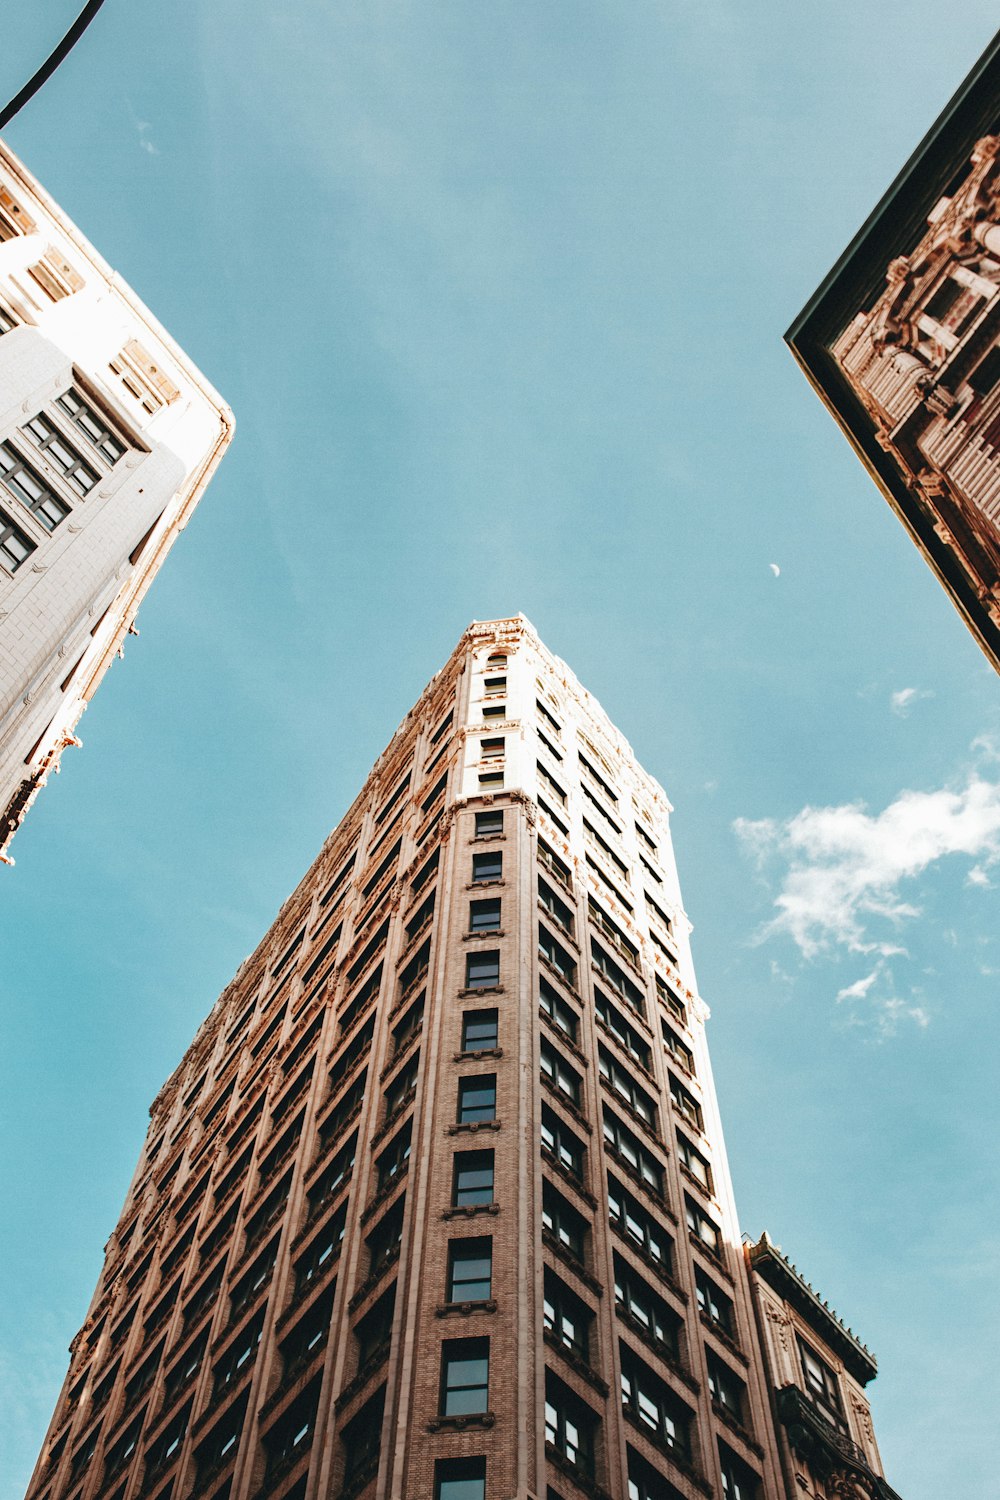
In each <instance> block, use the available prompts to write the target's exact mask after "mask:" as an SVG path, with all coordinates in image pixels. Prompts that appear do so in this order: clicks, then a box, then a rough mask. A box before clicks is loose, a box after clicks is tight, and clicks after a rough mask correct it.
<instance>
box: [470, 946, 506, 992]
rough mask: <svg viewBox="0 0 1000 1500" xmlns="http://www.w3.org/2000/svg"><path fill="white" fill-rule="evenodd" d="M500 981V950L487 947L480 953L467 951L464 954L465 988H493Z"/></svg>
mask: <svg viewBox="0 0 1000 1500" xmlns="http://www.w3.org/2000/svg"><path fill="white" fill-rule="evenodd" d="M499 983H500V950H499V949H498V948H489V949H487V950H485V951H484V952H482V953H467V954H466V956H465V988H466V989H467V990H489V989H495V988H496V986H497V985H498V984H499Z"/></svg>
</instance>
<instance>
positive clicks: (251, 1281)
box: [229, 1240, 278, 1323]
mask: <svg viewBox="0 0 1000 1500" xmlns="http://www.w3.org/2000/svg"><path fill="white" fill-rule="evenodd" d="M277 1258H278V1241H277V1240H274V1241H272V1243H271V1244H270V1245H268V1247H267V1249H266V1250H265V1251H264V1253H263V1255H261V1256H259V1257H258V1258H257V1260H255V1261H254V1263H253V1265H252V1266H251V1267H250V1269H249V1271H248V1272H247V1273H246V1275H245V1276H242V1277H241V1278H240V1280H239V1281H238V1282H237V1283H236V1285H235V1286H234V1287H233V1290H232V1292H231V1293H230V1305H229V1321H230V1323H235V1322H236V1321H237V1320H238V1319H239V1318H241V1317H242V1316H243V1314H244V1313H245V1312H246V1310H247V1308H248V1307H249V1306H250V1304H251V1302H252V1301H253V1299H254V1298H255V1297H256V1296H257V1294H258V1292H259V1291H260V1290H261V1288H262V1287H265V1286H266V1285H267V1283H268V1282H269V1281H270V1279H271V1272H272V1271H273V1270H274V1263H275V1261H276V1260H277Z"/></svg>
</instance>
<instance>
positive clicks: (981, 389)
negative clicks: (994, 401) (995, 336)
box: [966, 349, 1000, 396]
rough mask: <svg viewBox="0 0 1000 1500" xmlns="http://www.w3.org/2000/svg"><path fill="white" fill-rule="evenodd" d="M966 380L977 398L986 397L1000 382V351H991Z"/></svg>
mask: <svg viewBox="0 0 1000 1500" xmlns="http://www.w3.org/2000/svg"><path fill="white" fill-rule="evenodd" d="M966 379H967V380H968V382H969V384H970V385H971V387H972V389H973V390H974V391H975V393H976V395H977V396H988V395H989V393H990V391H992V390H993V388H994V386H995V385H996V384H997V382H998V381H1000V349H991V350H990V352H989V354H987V356H986V358H985V359H982V360H980V361H979V364H978V365H977V366H976V368H975V369H974V370H973V371H972V372H971V373H970V374H969V375H967V376H966Z"/></svg>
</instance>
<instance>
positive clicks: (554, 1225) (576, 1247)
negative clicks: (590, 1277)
mask: <svg viewBox="0 0 1000 1500" xmlns="http://www.w3.org/2000/svg"><path fill="white" fill-rule="evenodd" d="M542 1225H543V1227H544V1228H545V1229H546V1230H547V1231H548V1233H549V1234H551V1235H552V1237H553V1238H554V1239H555V1240H557V1241H558V1242H559V1244H560V1245H561V1246H562V1247H563V1249H564V1250H567V1251H568V1252H569V1254H570V1255H571V1256H572V1257H573V1259H574V1260H578V1261H579V1262H580V1263H581V1265H582V1264H583V1261H584V1253H585V1250H586V1245H587V1230H588V1228H589V1225H588V1224H587V1221H586V1219H585V1218H584V1217H583V1215H582V1214H578V1213H577V1211H576V1209H575V1208H573V1207H572V1206H571V1204H569V1203H567V1202H566V1199H565V1198H564V1197H563V1196H562V1194H561V1193H557V1192H556V1190H555V1188H554V1187H553V1186H552V1184H551V1183H550V1182H547V1181H543V1182H542Z"/></svg>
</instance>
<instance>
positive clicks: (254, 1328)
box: [212, 1307, 265, 1397]
mask: <svg viewBox="0 0 1000 1500" xmlns="http://www.w3.org/2000/svg"><path fill="white" fill-rule="evenodd" d="M264 1313H265V1309H264V1308H263V1307H262V1308H261V1310H260V1312H259V1313H257V1315H256V1316H255V1317H253V1318H251V1319H250V1322H249V1323H248V1324H247V1325H246V1327H245V1328H243V1329H242V1330H241V1331H240V1335H239V1337H238V1338H235V1339H233V1341H232V1343H231V1344H230V1345H229V1348H228V1349H227V1350H226V1352H225V1354H224V1355H223V1356H222V1358H221V1359H220V1360H219V1361H218V1363H217V1364H216V1366H215V1370H214V1372H213V1375H212V1394H213V1397H219V1396H223V1395H225V1394H226V1392H227V1391H229V1390H230V1389H232V1388H234V1387H235V1385H236V1382H237V1381H238V1380H239V1379H240V1378H241V1376H242V1375H243V1372H244V1370H245V1369H247V1368H248V1366H249V1365H250V1364H252V1362H253V1360H254V1358H255V1356H256V1354H257V1345H258V1344H259V1343H260V1339H261V1334H262V1333H263V1331H264Z"/></svg>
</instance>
